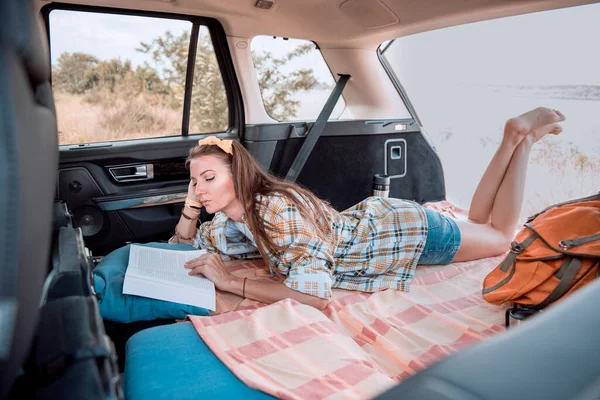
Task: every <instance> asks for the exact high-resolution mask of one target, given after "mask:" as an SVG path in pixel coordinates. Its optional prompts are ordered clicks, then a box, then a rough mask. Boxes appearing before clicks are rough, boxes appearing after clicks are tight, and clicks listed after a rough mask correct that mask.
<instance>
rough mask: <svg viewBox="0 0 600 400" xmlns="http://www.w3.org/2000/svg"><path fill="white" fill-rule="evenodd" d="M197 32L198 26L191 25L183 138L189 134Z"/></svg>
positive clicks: (182, 123) (184, 99)
mask: <svg viewBox="0 0 600 400" xmlns="http://www.w3.org/2000/svg"><path fill="white" fill-rule="evenodd" d="M199 32H200V25H198V24H194V25H192V33H191V34H190V47H189V49H188V64H187V71H186V74H185V92H184V94H183V118H182V120H181V134H182V135H183V136H187V135H188V134H189V132H190V109H191V108H192V89H193V88H194V69H195V68H196V53H197V51H198V33H199Z"/></svg>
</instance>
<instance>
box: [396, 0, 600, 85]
mask: <svg viewBox="0 0 600 400" xmlns="http://www.w3.org/2000/svg"><path fill="white" fill-rule="evenodd" d="M598 21H600V4H593V5H586V6H579V7H571V8H568V9H560V10H553V11H545V12H539V13H534V14H527V15H521V16H516V17H507V18H501V19H496V20H491V21H485V22H478V23H474V24H468V25H462V26H456V27H451V28H446V29H442V30H438V31H432V32H426V33H421V34H416V35H413V36H408V37H405V38H401V39H398V40H397V41H396V42H395V43H394V44H393V45H392V48H391V50H390V51H389V52H388V53H389V54H386V55H387V56H388V58H389V59H390V60H391V62H392V64H394V66H395V67H396V68H398V69H401V70H402V74H403V77H404V78H403V79H404V80H410V79H413V78H414V79H421V78H422V77H424V76H426V77H427V78H428V79H431V80H434V81H435V82H444V81H446V82H447V81H453V82H462V83H473V84H511V85H548V84H553V85H556V84H587V85H590V84H594V85H600V52H599V51H598V38H599V37H600V24H599V23H598Z"/></svg>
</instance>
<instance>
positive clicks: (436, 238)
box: [417, 208, 460, 265]
mask: <svg viewBox="0 0 600 400" xmlns="http://www.w3.org/2000/svg"><path fill="white" fill-rule="evenodd" d="M425 214H426V215H427V228H428V231H427V240H426V242H425V248H424V249H423V254H421V257H420V258H419V262H418V263H417V264H421V265H432V264H450V263H451V262H452V260H453V259H454V256H456V252H457V251H458V248H459V247H460V231H459V229H458V225H457V224H456V222H455V221H454V220H453V219H452V218H450V217H447V216H445V215H443V214H440V213H439V212H437V211H433V210H429V209H427V208H426V209H425Z"/></svg>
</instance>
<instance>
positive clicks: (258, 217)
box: [186, 140, 336, 257]
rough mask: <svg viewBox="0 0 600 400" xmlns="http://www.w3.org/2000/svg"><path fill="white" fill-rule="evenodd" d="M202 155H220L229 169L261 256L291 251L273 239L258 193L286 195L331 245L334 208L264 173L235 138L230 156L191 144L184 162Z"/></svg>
mask: <svg viewBox="0 0 600 400" xmlns="http://www.w3.org/2000/svg"><path fill="white" fill-rule="evenodd" d="M205 155H212V156H217V157H219V158H220V159H221V160H223V162H224V163H225V164H226V165H227V166H228V167H229V168H230V170H231V174H232V176H233V186H234V188H235V194H236V196H237V198H238V199H239V200H240V202H241V203H242V205H243V207H244V212H245V214H246V221H247V223H248V226H249V228H250V231H251V232H252V234H253V235H254V241H255V243H256V246H257V247H258V250H259V251H260V253H261V254H262V255H263V257H265V254H266V253H265V250H269V251H271V252H275V253H277V252H281V251H290V249H288V248H282V247H281V246H278V245H277V244H276V243H275V242H274V240H273V239H272V236H273V235H278V234H280V232H278V229H277V227H276V226H275V225H274V224H273V223H272V221H265V219H264V210H263V209H262V208H261V204H260V199H259V198H257V197H258V196H257V195H263V196H272V195H280V196H285V197H287V198H288V199H289V200H290V201H291V202H292V203H293V204H295V205H296V207H297V208H298V211H299V212H300V215H301V216H302V218H303V220H304V223H305V224H306V225H307V226H308V229H309V230H311V231H313V232H314V233H315V235H317V237H318V238H319V239H321V240H323V241H325V242H327V243H330V244H333V243H332V242H333V235H332V230H331V222H332V217H333V215H334V214H335V213H336V211H335V210H333V208H331V206H330V205H329V204H327V203H326V202H325V201H323V200H321V199H319V198H318V197H317V196H315V195H314V194H313V193H311V192H310V191H308V190H306V189H304V188H303V187H301V186H300V185H298V184H296V183H292V182H286V181H284V180H283V179H280V178H278V177H275V176H273V175H271V174H269V173H267V172H265V170H264V169H263V168H262V167H261V166H260V165H259V164H258V163H257V162H256V160H255V159H254V157H252V155H251V154H250V153H249V152H248V151H247V150H246V149H245V148H244V146H242V145H241V144H240V143H238V142H236V141H235V140H234V141H233V155H230V154H228V153H225V152H224V151H223V150H221V148H219V147H218V146H214V145H203V146H195V147H193V148H192V149H190V154H189V156H188V158H187V162H186V165H189V163H190V162H191V161H192V160H194V159H196V158H198V157H200V156H205Z"/></svg>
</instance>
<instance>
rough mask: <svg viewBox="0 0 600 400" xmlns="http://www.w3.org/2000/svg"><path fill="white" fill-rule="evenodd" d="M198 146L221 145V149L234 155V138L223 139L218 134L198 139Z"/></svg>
mask: <svg viewBox="0 0 600 400" xmlns="http://www.w3.org/2000/svg"><path fill="white" fill-rule="evenodd" d="M198 146H219V148H220V149H221V150H223V151H224V152H225V153H227V154H231V155H233V141H232V140H228V139H226V140H222V139H219V138H218V137H216V136H209V137H207V138H205V139H202V140H199V141H198Z"/></svg>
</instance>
